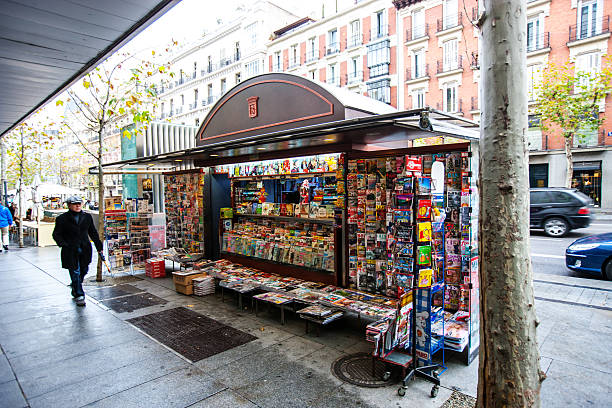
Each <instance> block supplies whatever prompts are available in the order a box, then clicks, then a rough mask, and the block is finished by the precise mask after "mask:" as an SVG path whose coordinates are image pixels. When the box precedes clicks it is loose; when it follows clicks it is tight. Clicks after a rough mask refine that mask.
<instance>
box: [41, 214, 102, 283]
mask: <svg viewBox="0 0 612 408" xmlns="http://www.w3.org/2000/svg"><path fill="white" fill-rule="evenodd" d="M73 214H74V213H72V212H71V211H67V212H65V213H63V214H61V215H60V216H59V217H57V218H56V219H55V228H54V229H53V239H54V240H55V242H56V243H57V245H58V246H59V247H60V248H62V255H61V258H62V268H66V269H69V270H75V269H76V267H77V257H78V260H79V263H80V267H81V272H83V274H85V273H87V269H88V267H89V263H90V262H91V244H90V243H89V237H91V240H92V241H93V243H94V245H95V246H96V249H97V250H98V251H101V250H102V248H103V247H102V242H101V241H100V238H99V237H98V231H96V227H95V226H94V223H93V218H92V217H91V214H87V213H86V212H82V211H81V215H80V220H79V224H78V225H77V223H76V221H75V219H74V215H73ZM79 248H81V250H82V252H81V254H80V255H79V252H78V249H79Z"/></svg>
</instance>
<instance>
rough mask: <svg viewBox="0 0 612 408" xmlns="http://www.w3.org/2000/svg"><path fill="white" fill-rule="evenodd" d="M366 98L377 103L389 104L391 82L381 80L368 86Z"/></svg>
mask: <svg viewBox="0 0 612 408" xmlns="http://www.w3.org/2000/svg"><path fill="white" fill-rule="evenodd" d="M368 96H369V97H370V98H372V99H376V100H377V101H381V102H384V103H391V80H389V79H381V80H379V81H374V82H370V83H369V84H368Z"/></svg>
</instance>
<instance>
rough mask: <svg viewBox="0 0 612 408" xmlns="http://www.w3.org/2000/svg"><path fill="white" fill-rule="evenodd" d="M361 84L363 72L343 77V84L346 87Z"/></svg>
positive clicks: (350, 73) (351, 73)
mask: <svg viewBox="0 0 612 408" xmlns="http://www.w3.org/2000/svg"><path fill="white" fill-rule="evenodd" d="M360 82H363V71H358V72H349V73H348V74H346V76H345V80H344V83H345V84H347V85H352V84H358V83H360Z"/></svg>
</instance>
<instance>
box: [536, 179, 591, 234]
mask: <svg viewBox="0 0 612 408" xmlns="http://www.w3.org/2000/svg"><path fill="white" fill-rule="evenodd" d="M530 196H531V207H530V213H529V225H530V226H531V228H534V229H543V230H544V232H545V233H546V235H548V236H550V237H555V238H559V237H563V236H565V235H566V234H567V233H568V232H570V231H571V230H573V229H577V228H586V227H588V226H589V225H591V221H592V219H593V214H592V211H591V207H592V206H593V200H592V199H591V198H590V197H589V196H587V195H585V194H583V193H581V192H580V191H578V190H576V189H570V188H561V187H559V188H556V187H553V188H532V189H531V190H530Z"/></svg>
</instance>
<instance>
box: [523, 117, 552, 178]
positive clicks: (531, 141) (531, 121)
mask: <svg viewBox="0 0 612 408" xmlns="http://www.w3.org/2000/svg"><path fill="white" fill-rule="evenodd" d="M527 147H528V149H529V150H542V126H541V121H540V117H539V116H537V115H529V116H528V117H527ZM547 183H548V181H547ZM538 187H539V186H538ZM542 187H547V186H542Z"/></svg>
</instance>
